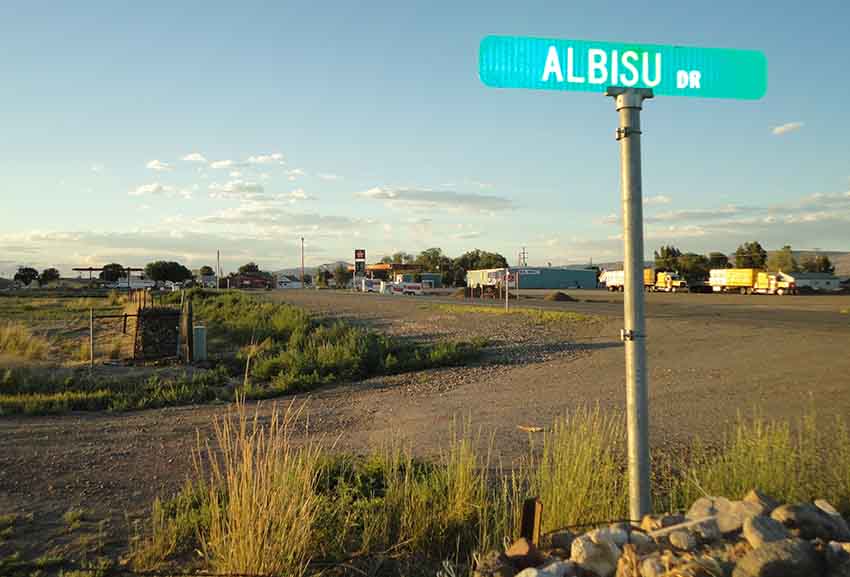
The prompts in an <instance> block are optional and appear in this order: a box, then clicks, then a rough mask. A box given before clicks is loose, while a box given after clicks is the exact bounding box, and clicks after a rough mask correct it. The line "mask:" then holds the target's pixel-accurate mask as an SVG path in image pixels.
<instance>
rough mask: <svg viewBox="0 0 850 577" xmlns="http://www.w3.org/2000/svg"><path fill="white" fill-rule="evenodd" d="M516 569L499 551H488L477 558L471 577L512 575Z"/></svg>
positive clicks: (508, 576)
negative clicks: (476, 564)
mask: <svg viewBox="0 0 850 577" xmlns="http://www.w3.org/2000/svg"><path fill="white" fill-rule="evenodd" d="M515 574H516V569H514V566H513V565H511V563H510V561H508V558H507V557H506V556H504V555H502V554H501V553H500V552H499V551H495V550H494V551H488V552H487V553H486V554H485V555H484V556H483V557H481V559H479V560H478V566H477V567H476V568H475V571H473V572H472V576H473V577H514V575H515Z"/></svg>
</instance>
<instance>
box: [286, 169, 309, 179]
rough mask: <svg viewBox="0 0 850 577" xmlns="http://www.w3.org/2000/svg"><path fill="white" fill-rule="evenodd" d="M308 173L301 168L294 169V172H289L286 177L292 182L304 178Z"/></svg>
mask: <svg viewBox="0 0 850 577" xmlns="http://www.w3.org/2000/svg"><path fill="white" fill-rule="evenodd" d="M305 174H306V173H305V172H304V171H303V170H301V169H300V168H293V169H292V170H287V171H286V175H287V176H288V177H289V180H290V181H293V180H295V179H296V178H298V177H299V176H304V175H305Z"/></svg>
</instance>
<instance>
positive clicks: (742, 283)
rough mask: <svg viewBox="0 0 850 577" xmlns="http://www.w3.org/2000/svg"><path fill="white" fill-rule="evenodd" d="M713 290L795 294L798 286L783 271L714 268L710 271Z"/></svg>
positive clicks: (744, 293)
mask: <svg viewBox="0 0 850 577" xmlns="http://www.w3.org/2000/svg"><path fill="white" fill-rule="evenodd" d="M708 284H709V285H711V290H712V291H714V292H718V293H726V292H736V293H740V294H742V295H751V294H769V295H773V294H775V295H784V294H794V293H795V292H796V289H797V287H796V286H795V284H794V282H793V280H791V279H789V278H787V277H786V276H785V275H783V274H782V272H777V273H769V272H765V271H760V270H758V269H754V268H714V269H711V271H709V273H708Z"/></svg>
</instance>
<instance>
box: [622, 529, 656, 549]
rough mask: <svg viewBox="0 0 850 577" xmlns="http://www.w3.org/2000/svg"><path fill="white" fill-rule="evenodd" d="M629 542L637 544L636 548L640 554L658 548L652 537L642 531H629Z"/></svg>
mask: <svg viewBox="0 0 850 577" xmlns="http://www.w3.org/2000/svg"><path fill="white" fill-rule="evenodd" d="M629 543H632V544H633V545H634V546H635V549H636V550H637V552H638V553H639V554H640V555H648V554H649V553H652V552H654V551H657V550H658V545H657V544H656V543H655V541H653V540H652V537H650V536H649V535H647V534H646V533H641V532H640V531H632V532H631V533H629Z"/></svg>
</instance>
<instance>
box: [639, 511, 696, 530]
mask: <svg viewBox="0 0 850 577" xmlns="http://www.w3.org/2000/svg"><path fill="white" fill-rule="evenodd" d="M684 522H685V517H684V516H683V515H644V516H643V519H642V520H641V522H640V528H641V529H643V530H644V531H646V532H647V533H649V532H651V531H657V530H658V529H663V528H664V527H671V526H673V525H678V524H679V523H684Z"/></svg>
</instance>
